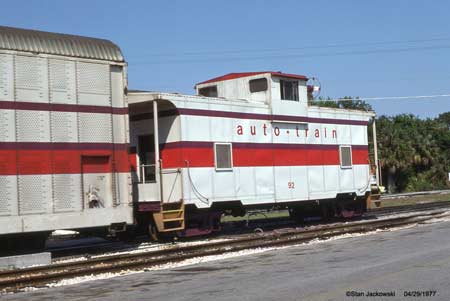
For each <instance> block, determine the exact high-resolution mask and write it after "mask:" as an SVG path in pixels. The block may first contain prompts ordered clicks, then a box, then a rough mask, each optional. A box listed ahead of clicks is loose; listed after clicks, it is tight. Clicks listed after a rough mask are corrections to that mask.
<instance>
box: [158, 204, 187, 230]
mask: <svg viewBox="0 0 450 301" xmlns="http://www.w3.org/2000/svg"><path fill="white" fill-rule="evenodd" d="M153 218H154V220H155V224H156V227H157V229H158V231H159V232H170V231H179V230H184V202H183V201H182V200H181V201H180V202H176V203H175V202H174V203H162V204H161V211H159V212H155V213H153Z"/></svg>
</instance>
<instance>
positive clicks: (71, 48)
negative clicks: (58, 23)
mask: <svg viewBox="0 0 450 301" xmlns="http://www.w3.org/2000/svg"><path fill="white" fill-rule="evenodd" d="M0 49H8V50H17V51H27V52H34V53H46V54H55V55H65V56H72V57H81V58H88V59H97V60H107V61H116V62H123V61H124V57H123V55H122V52H121V51H120V48H119V47H118V46H117V45H116V44H114V43H113V42H111V41H109V40H103V39H96V38H89V37H82V36H75V35H68V34H61V33H53V32H46V31H38V30H30V29H21V28H14V27H6V26H0Z"/></svg>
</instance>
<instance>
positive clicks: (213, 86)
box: [198, 85, 219, 97]
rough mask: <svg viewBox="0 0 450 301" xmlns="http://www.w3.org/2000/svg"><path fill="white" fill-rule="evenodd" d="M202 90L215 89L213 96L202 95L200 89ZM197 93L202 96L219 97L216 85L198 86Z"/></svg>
mask: <svg viewBox="0 0 450 301" xmlns="http://www.w3.org/2000/svg"><path fill="white" fill-rule="evenodd" d="M202 90H208V91H210V90H215V94H216V95H215V96H210V95H203V94H201V92H200V91H202ZM198 95H200V96H203V97H219V89H218V88H217V85H211V86H206V87H203V88H199V89H198Z"/></svg>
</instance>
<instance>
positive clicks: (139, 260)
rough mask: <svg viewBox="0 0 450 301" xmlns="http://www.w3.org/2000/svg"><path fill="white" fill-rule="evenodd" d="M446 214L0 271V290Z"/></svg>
mask: <svg viewBox="0 0 450 301" xmlns="http://www.w3.org/2000/svg"><path fill="white" fill-rule="evenodd" d="M446 212H448V211H447V210H439V211H433V212H427V213H418V214H412V215H408V216H402V217H395V218H389V219H381V220H370V221H358V222H353V223H347V224H338V225H324V226H320V227H318V228H315V229H298V228H295V229H288V230H287V231H285V232H280V231H271V232H270V233H263V234H262V235H255V234H253V235H244V236H242V237H239V238H236V239H232V240H230V241H221V242H215V243H207V244H197V245H190V246H181V247H180V246H175V247H170V248H166V249H161V250H157V251H147V252H141V253H132V254H130V253H128V254H118V255H111V256H104V257H99V258H92V259H86V260H84V261H77V262H66V263H57V264H52V265H48V266H37V267H31V268H25V269H18V270H9V271H1V272H0V289H1V290H2V291H4V292H11V291H17V290H20V289H23V288H25V287H30V286H44V285H46V284H48V283H51V282H55V281H57V280H61V279H67V278H72V277H76V276H85V275H92V274H102V273H106V272H119V271H123V270H141V269H145V268H150V267H154V266H158V265H161V264H165V263H172V262H179V261H183V260H186V259H190V258H194V257H203V256H208V255H220V254H224V253H230V252H237V251H242V250H247V249H254V248H268V247H275V246H284V245H291V244H298V243H302V242H307V241H310V240H312V239H317V238H319V239H323V238H329V237H333V236H336V235H341V234H346V233H355V232H368V231H373V230H375V229H380V228H391V227H397V226H402V225H407V224H413V223H420V222H424V221H426V220H429V219H432V218H434V217H436V216H438V215H440V214H443V213H446Z"/></svg>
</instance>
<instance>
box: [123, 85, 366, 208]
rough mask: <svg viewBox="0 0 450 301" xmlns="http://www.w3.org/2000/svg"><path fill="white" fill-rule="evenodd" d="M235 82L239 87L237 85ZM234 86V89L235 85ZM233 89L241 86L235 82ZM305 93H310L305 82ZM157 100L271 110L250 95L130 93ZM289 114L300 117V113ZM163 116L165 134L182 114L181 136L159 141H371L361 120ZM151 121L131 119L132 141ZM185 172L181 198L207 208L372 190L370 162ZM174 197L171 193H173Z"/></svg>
mask: <svg viewBox="0 0 450 301" xmlns="http://www.w3.org/2000/svg"><path fill="white" fill-rule="evenodd" d="M246 80H248V78H247V79H246ZM227 82H230V81H227ZM220 85H221V83H220V82H219V83H218V87H219V86H220ZM230 85H231V83H230ZM236 85H237V86H239V85H238V84H236ZM230 87H231V86H230ZM197 88H199V87H197ZM220 89H221V88H220ZM220 89H219V96H220V91H221V90H220ZM230 89H234V88H232V87H231V88H230ZM235 89H238V88H236V87H235ZM277 89H279V87H278V88H277ZM230 93H236V91H234V90H232V91H231V92H230ZM302 93H303V92H302ZM304 93H305V94H306V87H305V90H304ZM305 97H306V96H305ZM155 99H161V100H165V101H170V102H171V103H172V104H173V105H174V106H175V107H177V108H182V109H183V108H184V109H197V110H207V111H208V110H214V111H221V112H236V113H244V112H245V113H252V114H266V115H270V114H271V113H272V111H271V105H267V104H265V103H263V102H259V103H257V102H252V101H250V100H248V101H243V100H239V99H220V98H209V97H202V96H188V95H180V94H166V93H142V92H141V93H131V94H130V95H129V103H130V105H131V106H133V105H134V104H138V103H145V102H152V101H153V100H155ZM305 99H306V98H305ZM280 101H281V100H280ZM307 109H308V112H307V114H304V115H303V116H306V115H307V117H309V118H325V119H341V120H348V121H349V123H350V122H351V121H354V120H356V121H364V122H367V121H368V120H369V118H371V116H373V114H372V113H371V112H369V113H367V112H361V111H353V110H342V109H329V108H318V107H308V108H307ZM299 114H300V113H299ZM301 114H303V113H301ZM290 115H294V116H296V115H297V113H294V114H290ZM297 116H299V115H297ZM165 118H166V120H167V123H166V124H164V126H162V125H161V122H160V124H159V126H160V131H159V132H160V133H161V131H164V129H165V128H173V127H174V125H173V122H174V121H175V120H176V119H179V120H180V127H181V129H180V136H179V137H177V136H176V135H172V136H170V138H169V135H165V137H167V138H168V139H167V140H165V139H164V138H161V137H160V139H159V142H160V143H169V142H178V141H185V142H189V141H192V142H213V143H214V142H226V143H269V144H270V143H273V144H279V143H282V144H298V145H305V144H306V145H335V146H337V147H338V146H339V145H361V146H364V145H367V126H365V125H358V124H354V125H350V124H339V123H332V122H331V123H321V122H315V121H314V122H307V123H306V122H298V123H291V122H289V123H286V122H283V121H282V120H279V121H275V122H271V121H269V120H262V119H253V118H249V119H246V118H230V117H211V116H196V115H189V114H188V115H185V114H181V115H180V116H176V117H170V118H167V117H165ZM144 125H145V126H144ZM149 126H151V125H150V123H149V122H148V121H145V120H140V121H135V122H131V129H132V130H131V141H133V140H134V141H135V142H136V138H133V136H135V134H134V130H136V131H138V132H142V129H143V128H146V129H147V131H148V132H153V129H149V128H148V127H149ZM239 126H240V127H241V129H242V132H243V134H241V135H239V134H238V133H237V129H238V127H239ZM288 132H289V134H288ZM181 176H182V183H183V186H182V189H180V193H181V192H182V193H183V195H180V197H182V198H183V199H184V201H185V203H186V204H195V205H196V206H197V207H199V208H208V207H210V206H211V204H212V203H214V202H224V201H232V200H240V201H241V202H242V203H243V204H244V205H257V204H263V203H274V202H290V201H295V200H300V201H301V200H317V199H325V198H334V197H336V195H337V194H338V193H352V192H353V193H356V194H357V195H364V193H365V192H366V191H368V188H367V187H368V185H367V181H368V180H369V165H368V164H362V165H353V166H352V168H349V169H343V168H341V166H340V165H325V166H321V165H319V166H311V165H307V166H275V167H274V166H264V167H259V166H258V167H255V166H248V167H236V166H235V167H233V169H232V170H230V171H216V170H215V168H214V167H190V168H187V167H182V173H181ZM289 183H292V184H289ZM170 185H171V184H169V183H165V184H164V187H163V190H165V191H166V190H171V189H173V188H172V187H171V186H170ZM171 197H173V194H172V195H171ZM164 198H166V195H164Z"/></svg>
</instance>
